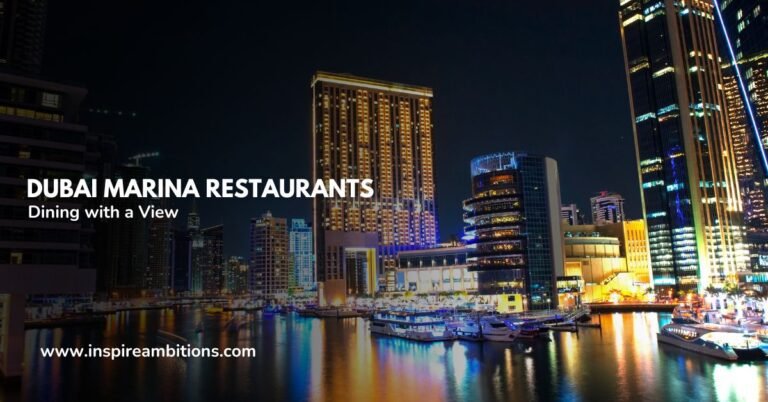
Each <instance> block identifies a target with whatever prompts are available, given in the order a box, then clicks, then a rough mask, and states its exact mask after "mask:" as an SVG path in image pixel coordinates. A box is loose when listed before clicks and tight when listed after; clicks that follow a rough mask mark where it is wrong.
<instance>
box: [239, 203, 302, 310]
mask: <svg viewBox="0 0 768 402" xmlns="http://www.w3.org/2000/svg"><path fill="white" fill-rule="evenodd" d="M288 247H289V238H288V226H287V221H286V220H285V218H277V217H274V216H272V213H270V212H269V211H267V213H265V214H263V215H261V218H254V219H251V244H250V249H251V257H250V263H249V265H250V267H249V271H248V289H249V290H250V291H251V292H253V293H254V294H255V295H256V296H257V297H260V298H263V299H265V300H274V299H284V298H285V297H287V295H288V285H289V280H290V279H291V277H292V276H293V275H292V271H293V265H292V264H291V257H290V254H289V252H288Z"/></svg>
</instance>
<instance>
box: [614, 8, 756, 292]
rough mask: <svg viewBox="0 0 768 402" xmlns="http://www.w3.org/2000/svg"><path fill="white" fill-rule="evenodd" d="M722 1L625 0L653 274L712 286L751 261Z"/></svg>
mask: <svg viewBox="0 0 768 402" xmlns="http://www.w3.org/2000/svg"><path fill="white" fill-rule="evenodd" d="M715 12H716V10H715V9H714V5H713V3H712V1H710V0H706V1H694V2H679V1H675V0H663V1H655V2H654V1H647V0H646V1H644V0H620V12H619V16H620V28H621V36H622V41H623V45H624V59H625V66H626V75H627V84H628V87H629V95H630V96H629V99H630V108H631V113H632V118H633V123H634V126H633V129H634V133H635V146H636V152H637V159H638V170H639V172H638V173H639V176H640V182H641V195H642V199H643V209H644V214H645V218H646V220H647V222H648V237H649V245H650V252H651V268H652V273H653V283H654V285H655V286H656V287H661V288H665V289H667V290H673V289H674V290H688V289H693V290H695V289H697V288H698V290H703V289H704V288H706V287H707V286H708V285H710V284H715V285H717V284H719V283H722V282H724V281H726V280H732V281H736V280H737V276H736V271H737V270H740V269H743V268H744V267H745V266H746V263H747V260H748V255H747V250H746V248H745V244H744V240H743V227H742V216H741V215H742V205H741V199H740V195H739V186H738V180H737V177H736V166H735V158H734V150H733V145H732V139H731V132H730V127H729V122H728V116H727V110H726V108H727V103H726V99H725V93H724V83H723V76H722V70H721V68H720V64H721V62H722V61H721V59H720V56H719V52H718V45H717V41H716V30H715V14H714V13H715Z"/></svg>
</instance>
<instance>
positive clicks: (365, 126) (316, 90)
mask: <svg viewBox="0 0 768 402" xmlns="http://www.w3.org/2000/svg"><path fill="white" fill-rule="evenodd" d="M312 135H313V144H314V150H313V153H312V156H313V178H314V179H319V180H329V179H347V178H357V179H373V183H374V186H375V188H374V196H373V197H372V198H367V199H363V198H335V199H334V198H320V197H318V198H315V199H314V204H313V210H314V211H313V212H314V223H313V230H314V233H315V250H316V253H315V255H316V265H317V270H316V272H317V280H318V282H320V284H319V285H318V286H319V288H320V293H324V292H325V291H324V288H323V286H324V283H325V282H327V281H329V280H333V281H338V282H339V283H341V282H344V281H345V280H346V278H345V277H344V276H343V275H344V274H345V272H346V271H345V270H344V269H343V268H342V267H340V266H337V265H331V263H330V262H329V261H330V260H329V257H328V255H327V253H328V252H329V251H328V250H327V249H326V246H327V244H326V243H327V242H326V241H325V239H326V237H327V232H353V233H366V232H368V233H376V234H377V236H378V255H379V257H378V259H379V262H378V264H377V266H378V267H379V268H378V270H379V272H378V274H379V275H383V274H384V273H385V272H386V273H387V276H386V280H387V282H386V285H384V286H386V287H387V288H393V287H394V276H393V274H394V268H395V267H396V255H397V252H398V251H401V250H410V249H418V248H424V247H431V246H434V245H435V244H436V243H437V237H438V236H437V214H436V206H435V179H434V172H433V148H434V147H433V142H432V141H433V140H432V137H433V127H432V90H431V89H430V88H425V87H419V86H413V85H403V84H397V83H392V82H385V81H379V80H373V79H368V78H360V77H354V76H350V75H345V74H333V73H325V72H318V73H316V74H315V76H314V77H313V80H312ZM362 237H366V236H362ZM338 238H341V237H338V236H337V239H338ZM358 240H361V238H359V239H358ZM336 261H337V262H341V260H336ZM377 288H378V286H375V289H374V290H375V291H376V290H378V289H377ZM341 296H344V292H342V294H341ZM321 298H322V296H321ZM329 298H334V299H335V298H336V296H333V295H330V296H329Z"/></svg>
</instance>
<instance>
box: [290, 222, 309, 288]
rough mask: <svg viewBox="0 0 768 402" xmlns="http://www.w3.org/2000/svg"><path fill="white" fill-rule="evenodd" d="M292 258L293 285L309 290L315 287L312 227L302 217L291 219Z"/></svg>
mask: <svg viewBox="0 0 768 402" xmlns="http://www.w3.org/2000/svg"><path fill="white" fill-rule="evenodd" d="M289 249H290V253H291V257H292V258H293V277H294V278H295V281H296V283H295V285H296V286H298V287H300V288H302V289H304V290H311V289H313V288H314V287H315V267H314V257H313V256H314V254H313V253H314V249H313V248H312V228H311V227H310V226H309V225H307V223H306V222H305V221H304V219H291V231H290V245H289Z"/></svg>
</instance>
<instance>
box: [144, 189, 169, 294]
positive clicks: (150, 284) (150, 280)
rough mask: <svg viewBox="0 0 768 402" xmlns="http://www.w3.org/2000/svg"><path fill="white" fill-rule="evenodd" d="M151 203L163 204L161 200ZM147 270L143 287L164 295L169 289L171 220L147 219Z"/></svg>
mask: <svg viewBox="0 0 768 402" xmlns="http://www.w3.org/2000/svg"><path fill="white" fill-rule="evenodd" d="M152 202H153V203H156V204H158V205H164V202H163V200H153V201H152ZM147 223H148V226H149V228H148V232H149V233H148V236H147V270H146V273H145V276H144V286H143V289H144V290H145V291H146V292H148V293H149V294H154V295H157V296H164V295H166V294H168V292H169V290H170V289H171V275H172V274H171V267H172V265H171V264H172V262H173V257H172V252H173V229H172V225H173V220H172V219H170V218H151V219H149V220H148V222H147Z"/></svg>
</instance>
